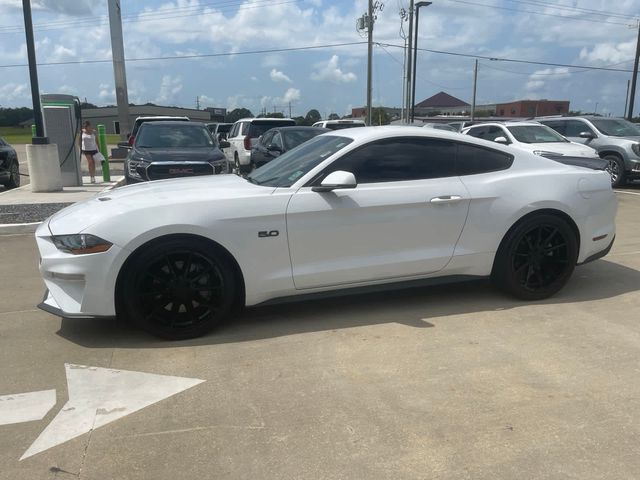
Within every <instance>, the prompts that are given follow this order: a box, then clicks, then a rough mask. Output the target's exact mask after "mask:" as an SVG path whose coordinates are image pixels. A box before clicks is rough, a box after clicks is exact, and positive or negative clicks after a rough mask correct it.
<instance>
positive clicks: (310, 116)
mask: <svg viewBox="0 0 640 480" xmlns="http://www.w3.org/2000/svg"><path fill="white" fill-rule="evenodd" d="M320 120H322V116H321V115H320V112H319V111H318V110H316V109H315V108H314V109H312V110H309V111H308V112H307V114H306V115H305V117H304V124H305V125H313V124H314V123H316V122H319V121H320Z"/></svg>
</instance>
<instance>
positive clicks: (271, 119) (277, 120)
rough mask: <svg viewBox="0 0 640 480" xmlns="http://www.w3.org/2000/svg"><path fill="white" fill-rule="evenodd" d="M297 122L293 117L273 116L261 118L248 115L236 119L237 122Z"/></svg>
mask: <svg viewBox="0 0 640 480" xmlns="http://www.w3.org/2000/svg"><path fill="white" fill-rule="evenodd" d="M256 121H258V122H295V120H294V119H293V118H271V117H261V118H257V117H247V118H241V119H240V120H236V123H238V122H251V123H253V122H256Z"/></svg>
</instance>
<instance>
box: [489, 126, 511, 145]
mask: <svg viewBox="0 0 640 480" xmlns="http://www.w3.org/2000/svg"><path fill="white" fill-rule="evenodd" d="M498 137H505V138H507V139H508V138H509V137H508V136H507V134H506V133H505V132H504V130H502V127H496V126H492V127H489V130H488V131H487V133H486V135H485V136H484V137H482V138H483V139H485V140H491V141H492V142H493V141H494V140H495V139H496V138H498Z"/></svg>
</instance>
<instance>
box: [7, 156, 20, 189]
mask: <svg viewBox="0 0 640 480" xmlns="http://www.w3.org/2000/svg"><path fill="white" fill-rule="evenodd" d="M4 186H5V187H7V188H18V187H19V186H20V166H19V165H18V162H12V163H11V166H10V167H9V180H7V183H5V184H4Z"/></svg>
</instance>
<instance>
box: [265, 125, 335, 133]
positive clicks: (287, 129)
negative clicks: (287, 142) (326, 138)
mask: <svg viewBox="0 0 640 480" xmlns="http://www.w3.org/2000/svg"><path fill="white" fill-rule="evenodd" d="M271 130H280V131H283V132H292V131H294V130H302V131H308V132H333V130H331V129H329V128H323V127H307V126H304V125H289V126H284V127H274V128H272V129H271Z"/></svg>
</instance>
